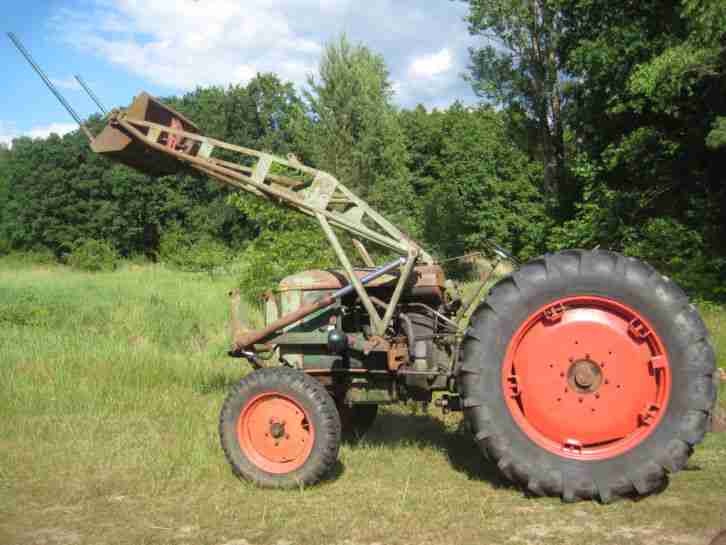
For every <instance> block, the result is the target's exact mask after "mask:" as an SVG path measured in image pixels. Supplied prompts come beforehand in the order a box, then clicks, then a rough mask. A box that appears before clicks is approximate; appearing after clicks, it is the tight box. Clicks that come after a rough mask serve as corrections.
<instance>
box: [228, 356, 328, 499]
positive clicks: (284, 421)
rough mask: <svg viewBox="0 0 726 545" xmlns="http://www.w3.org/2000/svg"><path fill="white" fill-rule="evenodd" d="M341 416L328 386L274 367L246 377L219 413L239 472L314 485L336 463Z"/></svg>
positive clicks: (268, 481) (277, 484)
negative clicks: (327, 389)
mask: <svg viewBox="0 0 726 545" xmlns="http://www.w3.org/2000/svg"><path fill="white" fill-rule="evenodd" d="M340 433H341V431H340V417H339V415H338V411H337V409H336V407H335V402H334V401H333V399H332V398H331V397H330V394H328V392H327V391H326V389H325V388H324V387H323V386H322V385H321V384H320V383H319V382H318V381H317V380H315V379H313V378H311V377H309V376H307V375H306V374H305V373H303V372H301V371H297V370H294V369H288V368H285V367H274V368H268V369H260V370H257V371H254V372H252V373H250V374H249V375H247V376H246V377H244V378H243V379H242V380H241V381H240V383H239V384H238V385H237V386H235V387H234V388H233V389H232V390H231V391H230V393H229V395H228V396H227V399H226V400H225V402H224V405H223V406H222V411H221V413H220V417H219V435H220V440H221V443H222V449H223V450H224V453H225V455H226V457H227V460H228V461H229V463H230V465H231V466H232V470H233V471H234V472H235V474H237V475H238V476H239V477H242V478H244V479H247V480H249V481H252V482H254V483H256V484H258V485H260V486H263V487H268V488H293V487H298V486H301V485H312V484H314V483H316V482H318V481H319V480H320V479H322V478H323V477H324V476H325V475H326V474H327V473H329V472H330V470H331V469H332V468H333V466H334V465H335V462H336V461H337V459H338V449H339V447H340Z"/></svg>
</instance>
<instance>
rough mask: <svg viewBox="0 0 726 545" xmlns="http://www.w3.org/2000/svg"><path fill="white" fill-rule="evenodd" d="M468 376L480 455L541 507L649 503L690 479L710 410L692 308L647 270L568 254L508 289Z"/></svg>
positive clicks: (489, 308)
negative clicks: (634, 498)
mask: <svg viewBox="0 0 726 545" xmlns="http://www.w3.org/2000/svg"><path fill="white" fill-rule="evenodd" d="M472 328H473V330H474V334H475V336H476V338H471V339H470V340H469V341H468V342H467V344H466V346H465V354H464V361H463V365H462V369H461V374H460V376H459V385H460V389H461V392H462V397H463V403H464V410H465V414H466V417H467V419H468V420H469V423H470V425H471V428H472V430H473V432H474V434H475V437H476V440H477V442H478V443H479V445H480V447H481V448H482V450H483V452H484V454H485V455H486V456H488V457H489V458H491V459H492V460H493V461H495V462H496V463H497V465H498V466H499V468H500V469H501V470H502V472H503V473H504V474H505V475H506V476H507V477H508V478H510V479H511V480H513V481H515V482H517V483H519V484H521V485H522V486H524V487H526V488H527V489H528V490H529V491H530V492H532V493H534V494H537V495H557V496H562V497H563V499H565V500H570V501H571V500H576V499H589V498H598V499H600V500H601V501H605V502H607V501H609V500H610V499H612V498H613V497H616V496H625V495H632V494H636V495H644V494H648V493H650V492H652V491H654V490H657V489H659V488H660V487H662V486H663V485H665V484H666V482H667V474H668V472H674V471H678V470H679V469H681V468H682V467H683V466H684V465H685V464H686V461H687V460H688V457H689V456H690V454H691V452H692V447H693V446H694V445H695V444H696V443H698V442H700V441H701V440H702V439H703V436H704V433H705V431H706V430H707V427H708V422H709V418H710V414H711V412H712V410H713V407H714V402H715V390H714V387H713V380H712V376H713V373H714V371H715V358H714V353H713V349H712V348H711V345H710V342H709V339H708V333H707V331H706V328H705V326H704V324H703V322H702V320H701V318H700V317H699V315H698V313H697V311H696V310H695V308H694V307H693V306H692V305H691V304H690V303H689V302H688V299H687V297H686V296H685V294H684V293H683V292H682V291H681V290H680V289H679V288H678V287H677V286H676V285H675V284H673V283H672V282H671V281H669V280H668V279H666V278H665V277H663V276H661V275H660V274H658V273H657V272H656V271H654V270H653V269H652V268H651V267H649V266H648V265H645V264H644V263H642V262H640V261H637V260H635V259H632V258H626V257H623V256H620V255H618V254H614V253H610V252H602V251H595V252H584V251H567V252H562V253H559V254H554V255H547V256H545V257H542V258H539V259H537V260H534V261H532V262H530V263H528V264H526V265H524V266H523V267H522V268H521V269H520V270H519V271H517V272H515V273H513V274H512V275H510V276H508V277H506V278H504V279H503V280H501V281H500V282H499V283H498V284H497V285H496V286H495V287H494V288H493V289H492V291H491V292H490V295H489V298H488V299H487V301H486V303H485V304H484V305H483V306H482V307H481V308H480V309H479V310H478V312H477V315H476V317H475V321H474V323H473V325H472Z"/></svg>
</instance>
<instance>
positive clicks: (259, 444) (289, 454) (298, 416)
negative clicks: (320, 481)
mask: <svg viewBox="0 0 726 545" xmlns="http://www.w3.org/2000/svg"><path fill="white" fill-rule="evenodd" d="M237 439H238V441H239V445H240V448H241V449H242V452H243V453H244V454H245V456H247V458H249V459H250V461H252V463H254V464H255V465H256V466H257V467H259V468H260V469H262V470H264V471H267V472H268V473H276V474H281V473H289V472H291V471H295V470H296V469H298V468H299V467H301V466H302V465H303V464H304V463H305V461H306V460H307V459H308V456H310V452H311V451H312V449H313V443H314V439H315V430H314V428H313V425H312V423H311V422H310V419H309V418H308V416H307V414H306V413H305V410H304V409H303V408H302V407H301V406H300V405H299V404H298V403H296V402H295V401H294V400H292V399H290V398H289V397H287V396H284V395H282V394H279V393H266V394H260V395H258V396H257V397H255V398H253V399H252V400H251V401H250V402H249V403H247V405H246V406H245V407H244V409H243V410H242V412H241V414H240V417H239V420H238V421H237Z"/></svg>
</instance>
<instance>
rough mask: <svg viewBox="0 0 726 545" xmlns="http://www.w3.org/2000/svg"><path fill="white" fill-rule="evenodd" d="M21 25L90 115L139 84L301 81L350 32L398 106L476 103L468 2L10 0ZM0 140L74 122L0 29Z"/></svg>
mask: <svg viewBox="0 0 726 545" xmlns="http://www.w3.org/2000/svg"><path fill="white" fill-rule="evenodd" d="M3 4H5V5H3V22H4V26H5V28H4V29H2V30H3V31H4V32H8V31H11V32H14V33H15V34H16V35H17V36H18V37H19V38H20V40H21V41H22V42H23V44H24V45H25V47H26V48H27V49H28V50H29V51H30V53H31V54H32V55H33V57H34V58H35V60H36V62H37V63H38V64H39V65H40V66H41V67H42V68H43V69H44V70H45V72H46V73H47V74H48V76H49V77H50V79H51V80H52V81H53V82H54V83H55V84H56V85H57V87H58V88H59V90H60V91H61V93H63V94H64V95H65V96H66V98H67V99H68V101H69V102H70V103H71V104H72V105H73V107H74V108H75V109H76V110H77V111H78V113H79V114H80V115H81V116H82V117H86V116H88V115H90V114H92V113H94V112H95V111H96V107H95V105H94V104H93V102H92V101H91V100H90V99H89V98H88V97H87V96H86V95H85V93H84V92H83V90H82V89H81V88H80V86H79V85H78V84H77V83H76V82H75V80H74V79H73V75H74V74H81V75H82V77H83V79H84V80H85V81H86V82H87V83H88V85H89V86H90V87H91V88H92V89H93V90H94V91H95V93H96V95H98V97H99V98H100V99H101V101H102V103H104V105H105V106H106V107H107V108H112V107H116V106H125V105H127V104H129V103H130V102H131V100H132V99H133V97H134V96H135V95H136V94H138V92H139V91H141V90H145V91H147V92H149V93H151V94H153V95H157V96H169V95H176V94H183V93H184V92H186V91H190V90H193V89H195V88H196V87H197V86H205V85H228V84H237V83H239V84H246V83H247V82H248V81H249V80H250V79H251V78H253V77H254V76H255V74H256V73H258V72H275V73H276V74H278V75H279V76H280V77H281V78H282V79H283V80H285V81H291V82H293V83H294V84H295V85H296V86H298V88H302V87H303V86H304V85H305V82H306V81H307V77H308V75H309V74H315V73H316V71H317V66H318V61H319V59H320V55H321V52H322V50H323V47H324V45H325V43H326V42H329V41H331V40H334V39H336V38H337V37H339V36H340V35H341V34H346V35H347V36H348V38H349V40H350V41H352V42H354V43H363V44H364V45H366V46H368V47H369V48H370V49H372V50H373V51H375V52H376V53H380V54H381V55H383V57H384V59H385V61H386V64H387V65H388V68H389V70H390V73H391V80H392V81H393V84H394V89H395V90H396V95H395V100H396V102H397V103H398V105H399V106H401V107H403V108H410V107H413V106H415V105H416V104H419V103H421V104H424V105H425V106H426V107H428V108H434V107H438V108H442V107H446V106H448V105H449V104H451V103H452V102H453V101H455V100H460V101H462V102H464V103H466V104H471V103H475V102H476V100H477V99H476V97H475V96H474V94H473V92H472V90H471V87H470V85H469V84H468V83H466V82H465V81H464V79H463V77H462V74H463V73H464V72H465V71H466V67H467V63H468V48H469V47H471V46H476V45H477V44H478V40H477V38H473V37H471V36H469V34H468V32H467V27H466V23H465V22H464V16H465V15H466V12H467V5H466V4H465V3H463V2H461V1H460V0H315V1H314V0H145V1H142V0H26V1H25V2H15V1H13V2H9V1H8V2H3ZM0 65H1V66H2V67H3V75H4V77H3V78H2V81H3V83H2V85H3V87H4V92H3V100H2V101H0V143H9V142H11V140H12V138H13V137H16V136H19V135H28V136H32V137H44V136H47V135H48V134H50V133H51V132H55V133H58V134H64V133H65V132H68V131H70V130H73V129H75V128H76V125H75V124H74V122H73V119H72V118H71V117H70V116H69V115H68V114H67V113H66V111H65V110H64V109H63V107H62V106H61V105H60V104H59V103H58V102H57V101H56V99H55V98H54V97H53V95H51V93H50V91H48V89H47V88H46V87H45V86H44V84H43V83H42V81H41V80H40V78H39V77H38V76H37V75H36V74H35V72H33V71H32V69H31V68H30V66H29V65H28V64H27V63H26V61H25V60H24V59H23V58H22V57H21V55H20V53H19V52H18V51H17V50H16V49H15V47H14V46H13V45H12V43H11V42H10V40H9V39H8V38H7V36H5V35H2V36H0Z"/></svg>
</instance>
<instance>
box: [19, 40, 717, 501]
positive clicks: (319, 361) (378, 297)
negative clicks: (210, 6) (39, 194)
mask: <svg viewBox="0 0 726 545" xmlns="http://www.w3.org/2000/svg"><path fill="white" fill-rule="evenodd" d="M16 45H19V44H16ZM19 48H21V52H23V51H24V50H23V49H22V46H20V45H19ZM26 53H27V52H24V54H26ZM26 57H28V59H29V60H30V61H31V64H33V66H34V68H36V69H37V70H38V71H39V73H40V74H41V77H43V74H42V71H41V70H40V69H39V68H38V67H37V65H35V64H34V63H33V62H32V60H31V59H30V58H29V56H28V55H26ZM45 80H46V84H47V85H48V86H49V87H51V89H52V90H54V89H53V88H52V84H51V83H50V82H49V81H47V78H45ZM54 92H55V93H56V96H58V97H59V98H61V97H60V95H59V94H58V93H57V90H54ZM61 102H64V101H63V100H62V101H61ZM64 106H66V107H67V108H69V112H71V114H72V115H73V114H75V112H73V111H72V109H70V107H69V106H68V105H67V103H64ZM75 117H76V118H77V115H76V116H75ZM77 120H78V121H79V124H80V123H81V122H80V120H79V119H77ZM106 121H107V123H106V125H105V127H104V129H103V130H102V131H101V132H100V133H99V134H98V135H93V134H91V133H90V131H88V130H87V129H85V127H83V125H82V124H81V127H82V129H84V131H85V133H86V134H87V136H88V137H89V140H90V146H91V148H92V150H93V151H94V152H97V153H100V154H102V155H104V156H106V157H108V158H109V159H111V160H113V161H117V162H120V163H123V164H126V165H128V166H130V167H132V168H135V169H138V170H140V171H142V172H145V173H148V174H152V175H166V174H175V173H178V172H182V171H194V172H196V173H198V174H200V175H202V176H208V177H212V178H214V179H215V180H217V181H219V182H221V183H223V184H226V185H229V186H232V187H234V188H237V189H239V190H241V191H244V192H247V193H250V194H252V195H253V196H254V197H256V198H261V199H266V200H268V201H270V202H272V203H275V204H278V205H280V206H284V207H288V208H290V209H293V210H296V211H298V212H301V213H303V214H306V215H308V216H310V217H312V218H314V219H315V220H316V221H317V222H318V223H319V225H320V228H321V229H322V231H323V233H324V234H325V236H326V238H327V240H328V242H329V244H330V247H331V248H332V250H333V251H334V253H335V255H336V256H337V258H338V261H339V262H340V268H339V269H338V270H310V271H304V272H300V273H298V274H295V275H292V276H289V277H287V278H284V279H283V280H282V281H281V282H280V283H279V285H278V287H277V288H276V289H275V290H273V291H272V292H269V293H267V294H266V295H265V300H264V309H265V312H264V314H265V324H264V326H263V327H261V328H259V329H255V330H247V329H245V328H244V326H243V324H242V323H241V321H240V320H239V319H238V318H237V317H234V318H233V319H232V328H231V329H232V341H231V347H230V350H229V354H230V356H232V357H234V358H240V359H241V360H243V361H246V362H249V364H250V365H251V366H252V367H253V370H252V371H251V372H249V373H247V374H245V375H244V377H243V378H242V379H241V380H240V382H239V383H238V384H237V385H236V386H234V387H233V388H232V389H231V391H230V392H229V394H228V396H227V398H226V399H225V401H224V403H223V405H222V409H221V414H220V417H219V434H220V441H221V447H222V449H223V451H224V454H225V456H226V458H227V460H228V461H229V464H230V465H231V468H232V470H233V471H234V473H235V474H237V475H238V476H239V477H241V478H244V479H246V480H249V481H252V482H253V483H256V484H257V485H259V486H262V487H270V488H298V487H301V486H309V485H313V484H315V483H317V482H319V481H320V480H322V479H324V478H325V477H326V476H327V475H329V474H330V472H331V469H332V468H333V467H334V465H335V464H336V462H337V456H338V450H339V446H340V443H341V438H342V437H344V436H345V435H348V436H359V435H361V434H363V433H365V431H366V430H367V429H368V428H369V427H370V426H371V425H372V423H373V422H374V420H375V418H376V415H377V412H378V408H379V406H380V405H387V404H395V403H402V402H407V401H409V400H414V401H418V402H424V403H429V402H432V401H435V403H436V404H437V405H438V406H440V407H441V408H443V409H444V410H446V411H463V416H464V419H465V422H466V424H467V427H468V429H469V430H470V431H471V434H472V436H473V440H474V441H475V442H476V443H477V445H478V446H479V448H480V449H481V452H482V454H483V456H484V457H485V458H486V459H487V460H489V461H490V462H491V463H494V464H496V466H497V467H498V468H499V470H500V471H501V473H502V474H503V475H505V476H506V477H507V478H508V479H509V480H511V481H512V482H514V483H515V484H516V485H518V486H520V487H521V488H522V489H523V490H525V491H526V492H527V493H529V494H533V495H537V496H558V497H561V498H562V499H563V500H564V501H575V500H584V499H594V500H597V501H601V502H609V501H611V500H613V499H615V498H618V497H624V496H631V497H632V496H643V495H647V494H650V493H652V492H654V491H658V490H661V489H662V488H663V487H664V486H665V485H666V484H667V482H668V475H669V474H670V473H673V472H676V471H679V470H681V469H683V468H684V467H685V466H686V464H687V462H688V459H689V457H690V456H691V454H692V453H693V449H694V447H695V445H697V444H698V443H700V442H701V441H702V440H703V438H704V435H705V434H706V433H707V432H708V431H709V429H710V426H711V421H712V416H713V413H714V411H715V408H716V390H717V388H716V366H715V356H714V350H713V348H712V345H711V342H710V340H709V334H708V331H707V329H706V327H705V325H704V323H703V321H702V319H701V317H700V316H699V313H698V311H697V309H696V308H695V307H694V305H693V304H691V303H690V302H689V299H688V297H687V295H686V294H685V293H684V292H683V291H682V290H681V289H680V288H679V287H678V286H677V285H676V284H675V283H674V282H673V281H672V280H670V279H669V278H668V277H666V276H664V275H662V274H660V273H659V272H658V271H656V270H654V269H653V267H651V266H649V265H648V264H646V263H644V262H642V261H640V260H638V259H635V258H633V257H626V256H624V255H620V254H618V253H615V252H611V251H605V250H601V249H595V250H566V251H560V252H557V253H550V254H545V255H542V256H540V257H537V258H536V259H532V260H530V261H528V262H526V263H523V264H517V267H516V269H515V270H514V271H513V272H511V273H510V274H507V275H505V276H503V277H502V278H500V279H499V280H498V281H497V282H496V283H495V284H494V285H490V283H488V282H487V279H482V280H481V282H480V283H479V285H478V286H477V287H475V289H473V290H471V291H470V293H468V294H466V295H463V294H462V290H461V289H460V287H459V286H458V285H457V283H456V282H454V281H452V280H450V279H447V278H446V275H445V272H444V269H443V267H442V265H441V262H440V261H438V260H437V259H436V257H435V256H433V255H432V254H430V253H428V252H427V251H426V249H424V248H423V247H422V246H421V245H420V244H419V243H417V242H416V241H414V240H412V239H411V238H410V237H409V236H407V235H406V234H405V233H403V232H402V231H401V230H400V229H399V228H398V227H397V226H396V225H394V224H392V223H390V222H389V221H388V220H386V218H384V217H383V216H382V215H381V214H379V213H378V212H377V211H376V210H374V209H373V208H371V207H370V206H368V204H366V203H365V202H364V201H363V200H361V199H360V198H359V197H358V196H356V195H355V193H353V192H352V191H350V190H349V189H348V188H346V187H345V186H344V185H343V184H342V183H341V182H340V181H339V180H337V179H336V178H335V177H334V176H333V175H331V174H329V173H327V172H323V171H321V170H318V169H315V168H311V167H310V166H306V165H305V164H303V163H302V162H301V161H300V160H298V158H297V157H295V156H294V155H289V156H287V157H285V158H283V157H278V156H275V155H272V154H269V153H264V152H261V151H256V150H252V149H247V148H244V147H240V146H236V145H232V144H230V143H226V142H223V141H221V140H217V139H215V138H212V137H210V136H206V135H203V134H201V132H200V130H199V129H198V127H197V126H196V125H195V124H194V123H193V122H192V121H191V120H189V119H187V118H186V117H184V116H183V115H182V114H180V113H178V112H176V111H174V110H173V109H171V108H169V107H167V106H166V105H164V104H163V103H162V102H160V101H159V100H157V99H155V98H154V97H152V96H150V95H149V94H147V93H141V94H139V95H138V96H137V97H136V98H135V99H134V101H133V103H132V104H131V105H130V106H129V107H128V108H125V109H115V110H113V111H111V112H110V113H108V114H107V116H106ZM341 233H344V235H345V236H344V237H341V236H340V234H341ZM363 240H365V241H366V242H367V243H369V244H373V245H375V246H377V247H379V248H382V249H383V250H385V252H387V253H388V255H393V256H397V257H395V259H392V260H390V261H388V262H386V263H383V264H377V263H375V262H374V260H373V259H372V258H371V255H370V253H369V252H368V250H367V248H366V247H365V246H364V244H363V242H362V241H363ZM346 242H347V243H349V246H352V248H348V249H346V248H345V244H346ZM351 250H354V251H355V252H356V253H357V254H358V257H359V261H360V262H361V263H363V264H364V265H365V266H363V267H354V266H353V264H352V262H351V257H350V256H349V254H350V252H351ZM490 255H493V256H494V257H495V258H496V259H497V262H498V261H499V260H510V261H515V260H514V259H513V257H512V256H511V255H509V254H508V252H507V251H506V250H504V249H502V248H500V247H499V246H497V245H496V244H493V243H492V244H491V253H490ZM515 262H516V261H515ZM494 264H495V265H496V262H495V263H494ZM231 295H232V307H233V316H236V314H235V312H234V310H235V307H236V305H237V304H238V303H239V292H233V293H232V294H231Z"/></svg>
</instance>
